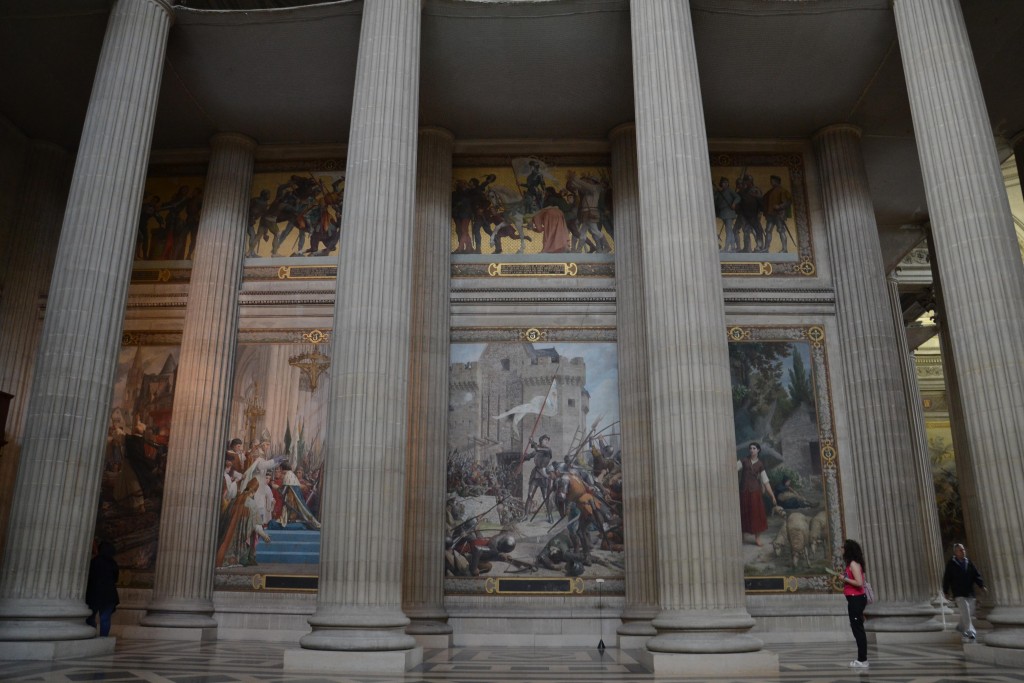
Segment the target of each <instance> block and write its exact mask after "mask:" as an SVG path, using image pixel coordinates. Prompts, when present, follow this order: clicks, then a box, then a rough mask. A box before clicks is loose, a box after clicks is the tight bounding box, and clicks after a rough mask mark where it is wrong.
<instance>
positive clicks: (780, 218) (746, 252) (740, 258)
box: [711, 152, 817, 276]
mask: <svg viewBox="0 0 1024 683" xmlns="http://www.w3.org/2000/svg"><path fill="white" fill-rule="evenodd" d="M711 179H712V180H711V185H712V187H711V191H712V194H713V196H714V202H715V217H716V220H715V229H716V231H717V236H718V250H719V253H720V256H721V261H722V274H723V275H747V276H750V275H754V276H812V275H814V274H815V272H816V270H817V269H816V266H815V262H814V251H813V248H812V246H813V245H812V242H811V228H810V219H809V214H808V207H807V191H806V188H805V173H804V167H803V157H802V155H800V154H797V153H791V154H778V153H775V154H768V153H740V152H716V153H713V154H712V155H711Z"/></svg>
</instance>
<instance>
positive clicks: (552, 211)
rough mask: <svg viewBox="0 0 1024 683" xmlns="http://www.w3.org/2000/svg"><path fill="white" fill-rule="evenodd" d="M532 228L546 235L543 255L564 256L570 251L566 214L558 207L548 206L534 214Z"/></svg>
mask: <svg viewBox="0 0 1024 683" xmlns="http://www.w3.org/2000/svg"><path fill="white" fill-rule="evenodd" d="M530 228H531V229H533V230H534V231H536V232H539V233H541V234H542V235H544V245H543V247H542V248H541V252H542V253H545V254H562V253H564V252H567V251H569V228H568V226H567V225H566V224H565V214H563V213H562V210H561V209H559V208H558V207H557V206H547V207H544V208H543V209H541V210H540V211H538V212H537V213H535V214H533V221H532V222H531V223H530Z"/></svg>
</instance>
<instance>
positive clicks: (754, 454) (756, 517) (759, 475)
mask: <svg viewBox="0 0 1024 683" xmlns="http://www.w3.org/2000/svg"><path fill="white" fill-rule="evenodd" d="M748 450H749V453H748V454H747V457H746V458H743V459H741V460H737V461H736V471H737V472H739V473H740V521H741V523H742V528H743V533H744V534H750V535H752V536H753V537H754V544H755V545H763V543H761V534H763V533H764V532H765V531H766V530H767V529H768V515H767V514H766V513H765V509H764V495H765V494H767V495H768V496H769V497H770V498H771V499H772V508H776V507H778V503H777V501H776V500H775V492H774V491H772V487H771V484H770V483H768V472H767V471H766V470H765V467H764V463H763V462H761V460H760V457H759V456H760V455H761V444H759V443H757V442H756V441H751V442H750V446H749V448H748Z"/></svg>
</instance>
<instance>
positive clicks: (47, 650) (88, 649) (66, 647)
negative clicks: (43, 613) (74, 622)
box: [0, 638, 117, 661]
mask: <svg viewBox="0 0 1024 683" xmlns="http://www.w3.org/2000/svg"><path fill="white" fill-rule="evenodd" d="M115 645H117V639H116V638H89V639H87V640H5V641H0V653H2V654H0V659H4V660H15V661H52V660H55V659H80V658H85V657H102V656H104V655H112V654H114V646H115Z"/></svg>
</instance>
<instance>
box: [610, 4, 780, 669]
mask: <svg viewBox="0 0 1024 683" xmlns="http://www.w3.org/2000/svg"><path fill="white" fill-rule="evenodd" d="M630 9H631V21H632V37H633V77H634V79H633V80H634V89H635V99H636V116H637V120H636V130H637V157H638V160H639V180H640V201H641V205H640V218H641V223H642V225H643V229H644V234H643V239H642V252H643V268H644V283H645V287H644V299H645V306H646V324H645V329H646V340H647V341H646V343H647V357H648V366H649V371H650V407H651V410H650V416H651V437H652V441H651V450H652V453H653V457H654V481H655V488H654V492H655V510H656V514H657V519H656V539H657V540H656V544H657V547H658V574H659V580H658V584H659V606H660V609H661V611H660V612H659V614H658V616H657V617H656V618H655V619H654V620H653V622H652V624H653V625H654V627H655V628H656V629H657V630H658V635H657V636H655V637H654V638H652V639H651V640H649V641H648V642H647V649H648V650H649V652H648V653H647V655H648V658H647V660H646V663H647V664H648V665H649V666H651V667H652V668H653V669H654V670H655V672H656V673H684V672H685V673H688V674H690V675H702V674H708V675H710V674H711V673H715V672H719V674H720V675H721V673H722V672H725V673H737V674H739V673H747V674H772V673H773V672H777V671H778V658H777V657H776V656H775V655H774V654H772V653H769V652H765V651H762V650H761V648H762V643H761V641H760V640H758V639H757V638H754V637H753V636H750V635H746V634H744V633H743V632H744V631H746V630H748V629H750V628H751V627H752V626H753V625H754V620H753V618H751V616H750V615H749V614H748V613H747V610H746V607H745V600H744V593H743V559H742V557H741V540H742V539H741V536H740V517H739V507H738V506H737V505H736V471H735V467H736V465H735V463H736V458H735V456H734V455H733V454H734V453H735V448H736V444H735V438H734V435H733V413H732V391H731V384H730V378H729V354H728V348H727V345H726V344H727V342H726V333H725V306H724V303H723V297H722V281H721V276H720V273H719V268H720V267H719V261H718V245H717V243H716V240H715V231H714V209H713V206H712V201H711V194H710V193H709V192H708V189H707V185H708V146H707V134H706V132H705V129H704V113H703V111H702V105H701V93H700V81H699V78H698V75H697V60H696V54H695V50H694V43H693V27H692V24H691V20H690V7H689V2H681V1H678V0H633V1H632V2H631V3H630ZM715 655H718V656H715Z"/></svg>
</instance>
